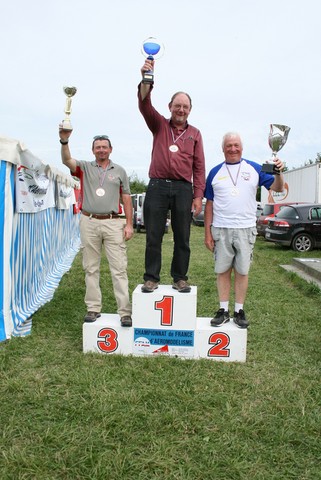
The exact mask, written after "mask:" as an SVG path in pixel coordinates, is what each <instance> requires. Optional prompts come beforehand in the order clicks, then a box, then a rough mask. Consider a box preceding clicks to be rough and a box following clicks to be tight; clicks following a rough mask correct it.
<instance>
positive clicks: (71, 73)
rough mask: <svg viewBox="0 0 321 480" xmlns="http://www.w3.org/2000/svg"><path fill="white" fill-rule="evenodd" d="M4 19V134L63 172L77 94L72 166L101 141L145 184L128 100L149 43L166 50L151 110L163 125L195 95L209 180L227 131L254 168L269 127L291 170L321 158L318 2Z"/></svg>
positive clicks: (137, 2) (259, 1)
mask: <svg viewBox="0 0 321 480" xmlns="http://www.w3.org/2000/svg"><path fill="white" fill-rule="evenodd" d="M1 17H2V22H1V23H2V25H1V29H0V44H1V66H2V68H1V76H0V87H1V88H0V96H1V102H0V104H1V108H0V118H1V121H0V135H1V136H6V137H11V138H15V139H18V140H20V141H22V142H23V143H24V144H25V146H26V147H27V148H28V149H29V150H30V151H31V152H32V153H33V154H34V155H36V156H37V157H39V158H40V159H41V160H42V161H43V162H44V163H49V164H50V165H52V166H54V167H56V168H57V167H58V168H60V169H61V171H63V172H65V173H66V172H67V169H66V168H65V167H64V166H62V165H61V160H60V144H59V141H58V124H59V122H60V121H61V120H62V119H63V117H64V108H65V98H66V97H65V96H64V93H63V86H64V85H73V86H76V87H77V89H78V91H77V94H76V96H75V97H74V98H73V103H72V115H71V120H72V124H73V127H74V131H73V134H72V138H71V141H70V148H71V152H72V155H73V157H75V158H79V159H88V160H91V159H92V158H93V157H92V153H91V141H92V137H93V136H94V135H96V134H108V135H109V136H110V138H111V140H112V143H113V147H114V150H113V154H112V159H113V160H114V162H116V163H119V164H121V165H122V166H124V167H125V168H126V170H127V173H128V174H129V175H133V174H137V176H138V178H139V179H143V180H145V181H147V178H148V167H149V161H150V152H151V144H152V136H151V133H150V132H149V130H148V129H147V127H146V125H145V123H144V121H143V118H142V117H141V115H140V113H139V111H138V108H137V97H136V92H137V84H138V82H139V81H140V68H141V66H142V64H143V63H144V57H143V56H142V53H141V45H142V43H143V41H144V40H145V39H146V38H147V37H149V36H154V37H156V38H158V39H159V40H161V41H162V42H163V44H164V46H165V52H164V55H163V57H162V58H160V59H159V60H157V62H156V66H155V88H154V91H153V102H154V105H155V107H156V108H157V109H158V110H159V111H160V113H162V114H163V115H164V116H166V117H168V116H169V111H168V102H169V99H170V97H171V96H172V94H173V93H174V92H176V91H178V90H183V91H186V92H188V93H189V94H190V95H191V97H192V100H193V109H192V112H191V114H190V117H189V122H190V123H191V124H192V125H194V126H196V127H197V128H199V129H200V130H201V132H202V135H203V140H204V147H205V153H206V169H207V173H208V171H209V170H210V169H211V168H212V167H213V166H214V165H216V164H217V163H219V162H220V161H222V160H223V156H222V152H221V140H222V136H223V135H224V133H225V132H227V131H231V130H232V131H238V132H239V133H240V134H241V136H242V139H243V143H244V151H243V156H244V157H245V158H248V159H251V160H254V161H257V162H259V163H262V162H263V161H265V160H266V159H268V158H269V157H270V156H271V150H270V148H269V146H268V133H269V125H270V123H279V124H285V125H288V126H290V127H291V131H290V134H289V137H288V142H287V144H286V145H285V146H284V147H283V149H282V150H281V151H280V153H279V156H280V158H282V160H284V161H285V162H286V164H287V166H288V167H289V168H292V167H298V166H302V165H303V164H304V163H305V162H306V161H307V160H309V159H312V160H314V159H315V158H316V155H317V153H318V152H321V66H320V64H321V60H320V53H321V48H320V46H321V45H320V44H321V36H320V18H321V2H320V0H305V1H301V0H269V1H268V0H242V1H241V0H224V1H222V0H219V1H217V0H199V1H197V2H195V1H192V0H186V1H181V0H176V1H173V0H160V1H159V2H157V1H154V2H147V1H146V0H145V1H143V0H118V1H116V0H115V1H112V0H109V1H107V0H91V1H85V0H66V1H63V0H56V1H54V2H45V1H43V0H41V1H40V0H29V1H25V0H11V1H10V2H6V3H4V2H3V3H2V6H1Z"/></svg>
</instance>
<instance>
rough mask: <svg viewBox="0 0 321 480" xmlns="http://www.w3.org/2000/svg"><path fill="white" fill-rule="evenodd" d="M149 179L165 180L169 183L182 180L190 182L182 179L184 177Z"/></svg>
mask: <svg viewBox="0 0 321 480" xmlns="http://www.w3.org/2000/svg"><path fill="white" fill-rule="evenodd" d="M150 180H157V181H158V182H167V183H171V182H184V183H190V182H187V180H184V179H182V178H181V179H176V178H151V179H150Z"/></svg>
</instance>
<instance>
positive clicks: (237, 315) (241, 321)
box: [233, 309, 249, 328]
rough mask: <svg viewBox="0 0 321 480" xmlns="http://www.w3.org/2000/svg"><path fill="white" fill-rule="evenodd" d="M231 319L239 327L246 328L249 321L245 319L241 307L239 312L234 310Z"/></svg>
mask: <svg viewBox="0 0 321 480" xmlns="http://www.w3.org/2000/svg"><path fill="white" fill-rule="evenodd" d="M233 320H234V323H235V325H237V326H238V327H239V328H247V327H248V326H249V321H248V320H246V317H245V312H244V310H242V309H241V310H240V311H239V312H234V316H233Z"/></svg>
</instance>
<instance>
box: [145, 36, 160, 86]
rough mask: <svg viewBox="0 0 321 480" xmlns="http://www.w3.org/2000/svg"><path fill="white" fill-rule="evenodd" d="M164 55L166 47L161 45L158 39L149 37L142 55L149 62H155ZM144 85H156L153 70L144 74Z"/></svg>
mask: <svg viewBox="0 0 321 480" xmlns="http://www.w3.org/2000/svg"><path fill="white" fill-rule="evenodd" d="M163 53H164V45H163V44H162V43H160V42H159V41H158V40H157V38H154V37H148V38H147V39H146V40H145V41H144V42H143V45H142V54H143V55H144V57H146V58H147V59H148V60H155V59H156V58H160V57H161V56H162V55H163ZM142 83H147V84H150V85H153V83H154V72H153V70H148V72H144V73H143V79H142Z"/></svg>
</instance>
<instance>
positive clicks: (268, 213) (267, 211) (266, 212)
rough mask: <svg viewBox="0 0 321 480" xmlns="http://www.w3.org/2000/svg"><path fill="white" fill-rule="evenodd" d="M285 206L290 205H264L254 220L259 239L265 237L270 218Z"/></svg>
mask: <svg viewBox="0 0 321 480" xmlns="http://www.w3.org/2000/svg"><path fill="white" fill-rule="evenodd" d="M285 205H290V203H266V204H265V205H264V207H263V210H262V211H261V214H260V215H259V216H257V220H256V229H257V234H258V235H260V236H261V237H264V236H265V230H266V227H267V225H268V221H269V220H270V218H272V217H274V215H276V214H277V213H278V212H279V211H280V210H281V208H283V207H284V206H285Z"/></svg>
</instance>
